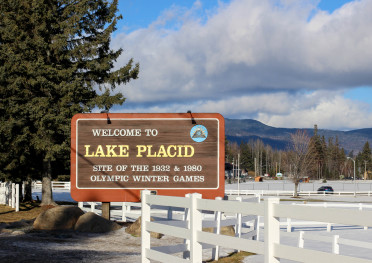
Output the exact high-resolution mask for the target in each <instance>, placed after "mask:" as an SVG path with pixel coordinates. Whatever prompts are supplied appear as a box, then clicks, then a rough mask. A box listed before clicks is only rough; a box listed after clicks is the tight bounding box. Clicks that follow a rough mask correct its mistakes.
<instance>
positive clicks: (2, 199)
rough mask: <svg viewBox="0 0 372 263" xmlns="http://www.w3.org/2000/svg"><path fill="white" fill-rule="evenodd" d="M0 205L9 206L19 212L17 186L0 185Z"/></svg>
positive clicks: (12, 184) (9, 183) (10, 184)
mask: <svg viewBox="0 0 372 263" xmlns="http://www.w3.org/2000/svg"><path fill="white" fill-rule="evenodd" d="M0 204H4V205H9V206H11V207H12V208H15V210H16V212H18V211H19V184H14V183H12V182H6V183H0Z"/></svg>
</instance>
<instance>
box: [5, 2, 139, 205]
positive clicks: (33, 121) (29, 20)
mask: <svg viewBox="0 0 372 263" xmlns="http://www.w3.org/2000/svg"><path fill="white" fill-rule="evenodd" d="M117 12H118V9H117V0H114V1H105V0H79V1H73V0H16V1H13V0H2V2H1V4H0V95H1V102H0V115H1V117H0V121H1V125H0V127H1V128H0V132H1V134H0V147H1V148H0V157H1V161H0V165H1V174H2V175H3V176H9V175H13V177H20V176H21V175H20V174H22V176H24V175H29V174H30V175H32V174H33V173H34V172H35V170H36V171H40V170H41V169H43V173H42V174H43V197H42V199H43V200H42V203H43V204H50V203H53V199H52V195H51V190H50V189H51V187H50V179H51V170H52V167H51V162H53V161H55V160H66V159H67V158H69V146H70V145H69V142H70V139H69V135H70V120H71V117H72V116H73V115H74V114H76V113H80V112H90V111H91V110H92V109H93V108H94V107H96V106H98V107H100V108H105V109H109V108H110V107H111V106H112V105H114V104H120V105H121V104H122V103H123V102H124V100H125V98H124V97H123V95H122V94H121V93H116V94H113V91H114V90H115V88H116V87H117V85H119V84H126V83H127V82H129V81H130V80H131V79H135V78H137V76H138V73H139V65H138V64H136V65H135V64H134V63H133V60H130V61H129V62H128V63H127V65H125V66H124V67H121V68H117V69H116V68H115V69H114V62H115V61H116V59H117V58H118V57H119V56H120V54H121V53H122V50H121V49H119V50H112V49H111V48H110V41H111V34H112V32H113V31H114V30H115V29H116V28H115V26H116V23H117V21H118V19H120V18H121V16H118V15H117ZM102 95H103V96H102ZM35 157H36V158H37V160H35ZM20 169H21V170H20ZM22 179H24V178H22Z"/></svg>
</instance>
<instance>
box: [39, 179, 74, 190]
mask: <svg viewBox="0 0 372 263" xmlns="http://www.w3.org/2000/svg"><path fill="white" fill-rule="evenodd" d="M32 187H33V188H35V189H41V188H42V182H41V181H35V182H33V183H32ZM52 189H53V190H54V189H66V190H70V189H71V187H70V182H57V181H52Z"/></svg>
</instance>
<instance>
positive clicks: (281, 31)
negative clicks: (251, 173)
mask: <svg viewBox="0 0 372 263" xmlns="http://www.w3.org/2000/svg"><path fill="white" fill-rule="evenodd" d="M314 2H315V1H282V2H279V1H277V2H275V1H269V0H261V1H256V0H236V1H232V2H231V3H230V4H225V5H222V6H221V7H220V8H219V9H217V10H215V12H213V13H211V14H209V17H208V19H207V20H206V21H205V22H203V23H201V22H200V21H198V20H196V19H195V16H194V15H193V12H198V10H199V8H200V2H196V4H195V5H194V7H193V9H192V10H186V11H184V13H182V14H183V15H182V14H180V10H179V9H176V8H173V9H170V10H168V11H167V12H165V13H164V14H165V15H164V16H162V17H160V18H159V20H158V21H155V22H154V24H153V25H151V26H149V27H148V28H144V29H141V30H137V31H134V32H131V33H129V34H125V33H121V34H118V35H116V37H115V38H114V39H113V46H114V48H118V47H122V48H123V49H124V50H125V55H124V56H122V57H121V58H120V59H119V60H118V65H120V66H121V65H124V64H125V63H126V62H127V61H128V58H129V57H133V58H134V59H135V61H138V62H140V67H141V68H140V77H139V79H138V80H136V81H132V82H131V83H130V84H129V85H128V87H127V86H125V87H122V92H123V93H124V94H125V96H126V97H127V98H128V102H127V103H125V104H126V105H124V109H125V108H126V107H128V108H129V109H128V110H130V111H141V112H143V111H146V112H185V111H187V110H189V109H191V110H192V111H194V112H197V111H202V112H220V113H222V114H224V115H225V116H226V117H237V118H238V117H246V118H255V119H258V120H261V121H264V122H265V120H266V122H265V123H267V124H269V125H277V126H282V127H294V126H296V127H302V126H303V127H309V125H310V127H312V125H313V124H314V123H318V125H319V126H322V124H324V125H323V127H324V128H353V127H366V126H368V124H366V123H365V120H370V119H371V118H372V117H371V110H370V109H365V108H363V107H362V106H360V105H359V104H356V103H355V102H353V101H350V100H346V99H343V98H342V96H341V95H334V94H341V93H340V92H342V90H343V89H345V88H352V87H357V86H360V85H367V86H371V85H372V74H371V73H370V69H371V68H372V49H371V48H370V47H371V46H372V34H371V33H370V28H372V16H371V15H370V14H371V13H372V0H362V1H358V2H353V3H349V4H347V5H345V6H343V7H342V8H340V9H338V10H336V11H335V12H333V13H332V14H329V13H327V12H324V11H316V13H315V14H314V16H312V17H311V19H309V16H310V14H311V12H312V11H314V8H315V4H314ZM172 12H174V14H176V16H175V15H174V14H172ZM174 17H177V18H179V20H178V22H182V24H181V26H179V27H177V28H172V27H162V25H164V24H167V22H169V20H167V19H169V18H172V19H173V18H174ZM305 91H313V92H308V93H305ZM314 91H315V92H314ZM327 92H328V94H333V95H332V97H330V98H327V97H326V98H323V99H321V100H320V101H321V102H319V101H316V100H318V99H319V98H315V97H317V94H325V93H327ZM332 92H333V93H332ZM280 102H281V105H278V103H280ZM344 103H345V105H343V104H344ZM336 106H337V107H336ZM345 113H346V116H349V117H350V119H349V120H347V118H345ZM340 116H343V117H342V118H339V117H340ZM363 116H365V117H363ZM307 120H309V121H311V124H307ZM346 122H347V123H346ZM369 123H371V122H370V121H369Z"/></svg>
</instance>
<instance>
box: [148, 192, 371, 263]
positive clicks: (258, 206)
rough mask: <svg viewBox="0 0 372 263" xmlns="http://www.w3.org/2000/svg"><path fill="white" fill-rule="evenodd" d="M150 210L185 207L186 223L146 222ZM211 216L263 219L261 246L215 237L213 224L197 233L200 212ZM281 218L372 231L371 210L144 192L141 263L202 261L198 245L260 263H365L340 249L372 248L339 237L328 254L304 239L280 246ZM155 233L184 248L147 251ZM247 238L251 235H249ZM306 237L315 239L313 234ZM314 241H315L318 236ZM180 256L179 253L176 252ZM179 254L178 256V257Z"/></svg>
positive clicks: (162, 248)
mask: <svg viewBox="0 0 372 263" xmlns="http://www.w3.org/2000/svg"><path fill="white" fill-rule="evenodd" d="M152 206H174V207H178V208H185V209H187V211H188V214H189V216H188V220H187V223H186V224H185V223H184V222H180V221H177V220H174V221H165V222H164V221H150V218H151V208H152ZM205 211H213V212H215V214H220V213H230V214H231V213H233V214H237V215H239V217H238V218H242V217H243V215H245V216H247V215H248V216H253V217H251V218H254V217H255V216H261V217H263V218H264V241H263V242H262V241H259V240H257V239H255V238H253V239H246V238H242V237H241V236H236V237H231V236H225V235H220V234H219V233H218V229H219V227H220V226H218V225H215V226H214V228H215V232H214V233H207V232H204V231H202V227H203V216H202V212H205ZM280 218H291V219H296V220H305V221H317V222H328V223H333V224H343V225H353V226H355V225H356V226H362V227H372V211H363V210H354V211H353V212H352V213H350V209H343V208H329V207H328V208H324V207H309V206H294V205H286V204H280V203H279V199H278V198H268V199H266V200H265V201H264V202H262V203H245V202H236V201H225V200H206V199H202V198H201V196H200V195H199V194H192V195H190V197H188V198H182V197H168V196H156V195H151V194H150V192H149V191H143V192H142V222H141V223H142V225H141V227H142V237H141V243H142V248H141V249H142V251H141V255H142V258H141V259H142V262H144V263H145V262H150V260H156V261H159V262H184V263H186V262H202V249H203V246H204V247H205V246H209V247H214V249H215V250H216V249H218V248H219V247H225V248H230V249H237V250H242V251H248V252H252V253H256V254H262V255H264V262H265V263H277V262H280V259H288V260H293V261H298V262H317V263H329V262H339V263H367V262H369V263H370V262H371V260H367V259H363V258H358V257H352V256H347V255H340V254H339V249H338V246H339V244H346V245H351V246H357V247H364V248H371V244H370V243H366V242H360V241H351V240H346V239H342V238H339V237H337V236H336V237H333V238H332V240H334V241H333V242H334V244H335V245H334V246H333V247H334V248H333V249H332V251H330V252H329V253H328V252H324V251H318V250H314V249H305V248H303V243H304V241H303V240H304V238H303V236H304V235H303V234H302V236H301V233H300V237H299V245H298V246H296V247H295V246H289V245H284V244H283V243H281V242H280V236H281V235H282V236H285V235H289V234H293V233H283V232H281V231H280V225H281V224H280ZM238 220H239V221H240V222H239V223H238V224H237V227H239V225H240V226H241V223H242V222H244V220H243V221H242V220H240V219H238ZM151 231H154V232H157V233H162V234H165V235H170V236H174V237H178V238H182V239H184V240H185V242H184V243H183V244H177V245H174V246H164V247H151V242H150V232H151ZM251 237H252V236H251ZM305 237H308V238H309V239H314V236H312V234H309V235H308V234H307V233H306V235H305ZM318 238H319V237H318ZM181 252H182V253H181ZM177 253H179V254H182V257H180V256H178V255H179V254H177Z"/></svg>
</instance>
